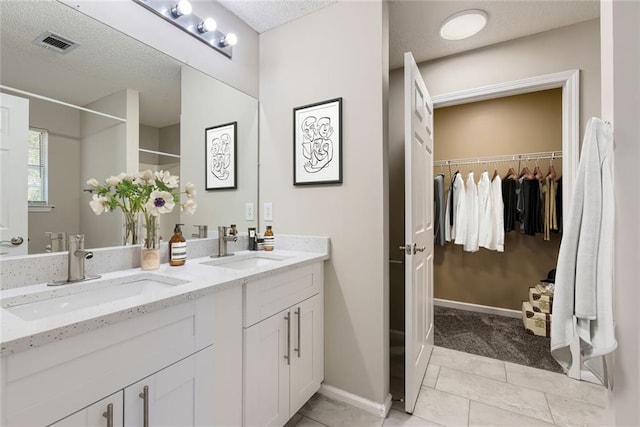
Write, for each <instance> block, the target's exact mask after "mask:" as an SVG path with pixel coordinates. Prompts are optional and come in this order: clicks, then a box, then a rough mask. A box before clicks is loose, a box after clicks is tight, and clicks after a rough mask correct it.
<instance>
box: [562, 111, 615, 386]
mask: <svg viewBox="0 0 640 427" xmlns="http://www.w3.org/2000/svg"><path fill="white" fill-rule="evenodd" d="M612 159H613V134H612V132H611V129H610V128H609V126H607V125H606V124H605V123H604V122H603V121H602V120H600V119H598V118H595V117H594V118H591V119H590V120H589V123H588V124H587V128H586V131H585V135H584V140H583V142H582V151H581V154H580V163H579V165H578V174H577V176H576V181H575V187H574V190H573V195H572V200H571V211H570V212H569V214H568V216H567V217H568V220H567V223H566V227H565V228H564V234H563V238H562V242H561V244H560V253H559V255H558V266H557V270H556V279H555V295H554V300H553V322H552V323H551V354H552V355H553V356H554V357H555V358H556V360H557V361H558V363H560V365H562V367H563V368H565V370H569V368H570V367H571V365H572V364H573V363H578V364H579V363H580V362H581V361H580V360H575V358H573V357H572V354H571V350H570V345H571V343H572V342H574V341H575V340H576V339H579V341H580V346H579V348H580V352H581V354H582V356H583V358H584V364H585V366H587V368H589V369H590V370H591V371H592V372H593V373H594V374H595V375H596V377H598V378H599V379H600V380H601V381H602V382H603V384H604V385H605V386H607V385H608V384H609V378H608V377H607V372H610V371H609V369H606V366H605V362H604V357H603V356H604V355H607V354H609V353H611V352H612V351H614V350H615V349H616V347H617V342H616V338H615V334H614V321H613V265H614V263H613V250H614V244H613V236H614V231H615V230H614V228H615V227H614V225H615V224H614V222H615V200H614V193H613V190H614V187H613V173H612V170H611V163H612ZM574 316H575V318H577V325H576V327H574V320H573V319H574ZM576 334H577V335H576ZM577 359H579V358H577Z"/></svg>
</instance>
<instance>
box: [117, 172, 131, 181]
mask: <svg viewBox="0 0 640 427" xmlns="http://www.w3.org/2000/svg"><path fill="white" fill-rule="evenodd" d="M118 178H119V179H120V181H128V182H131V181H133V175H131V174H130V173H124V172H121V173H120V174H119V175H118Z"/></svg>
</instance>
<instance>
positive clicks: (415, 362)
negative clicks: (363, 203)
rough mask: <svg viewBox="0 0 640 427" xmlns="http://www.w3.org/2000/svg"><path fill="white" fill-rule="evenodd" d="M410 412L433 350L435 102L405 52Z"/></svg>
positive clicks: (407, 407)
mask: <svg viewBox="0 0 640 427" xmlns="http://www.w3.org/2000/svg"><path fill="white" fill-rule="evenodd" d="M404 135H405V136H404V170H405V184H404V185H405V245H406V246H405V247H404V248H403V249H404V250H405V411H407V412H413V409H414V407H415V405H416V400H417V399H418V393H419V392H420V386H421V385H422V379H423V378H424V374H425V372H426V370H427V364H428V363H429V357H430V356H431V351H432V350H433V176H432V175H433V102H432V101H431V97H430V96H429V92H428V91H427V87H426V86H425V84H424V81H423V80H422V76H421V75H420V71H419V70H418V66H417V65H416V62H415V60H414V59H413V55H412V54H411V53H405V54H404Z"/></svg>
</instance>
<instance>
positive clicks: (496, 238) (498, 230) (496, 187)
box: [489, 175, 515, 252]
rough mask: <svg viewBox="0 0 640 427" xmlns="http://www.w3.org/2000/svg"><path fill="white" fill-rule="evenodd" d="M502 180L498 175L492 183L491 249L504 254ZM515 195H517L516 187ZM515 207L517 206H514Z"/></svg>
mask: <svg viewBox="0 0 640 427" xmlns="http://www.w3.org/2000/svg"><path fill="white" fill-rule="evenodd" d="M502 188H503V187H502V179H500V176H499V175H496V176H495V178H493V181H491V203H492V205H493V224H492V229H493V233H492V239H491V245H490V247H489V249H493V250H496V251H498V252H504V202H503V200H502ZM513 188H514V195H515V186H514V187H513ZM514 207H515V205H514Z"/></svg>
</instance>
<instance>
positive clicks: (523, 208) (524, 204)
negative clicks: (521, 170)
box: [518, 178, 531, 233]
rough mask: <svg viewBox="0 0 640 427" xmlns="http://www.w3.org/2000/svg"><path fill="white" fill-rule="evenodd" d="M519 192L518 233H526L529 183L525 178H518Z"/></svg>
mask: <svg viewBox="0 0 640 427" xmlns="http://www.w3.org/2000/svg"><path fill="white" fill-rule="evenodd" d="M519 182H520V191H519V192H518V221H520V231H521V232H522V233H526V232H527V230H528V224H529V223H528V222H527V219H528V213H529V212H528V211H529V193H530V192H531V191H530V190H531V183H530V182H529V180H528V179H526V178H520V180H519Z"/></svg>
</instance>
